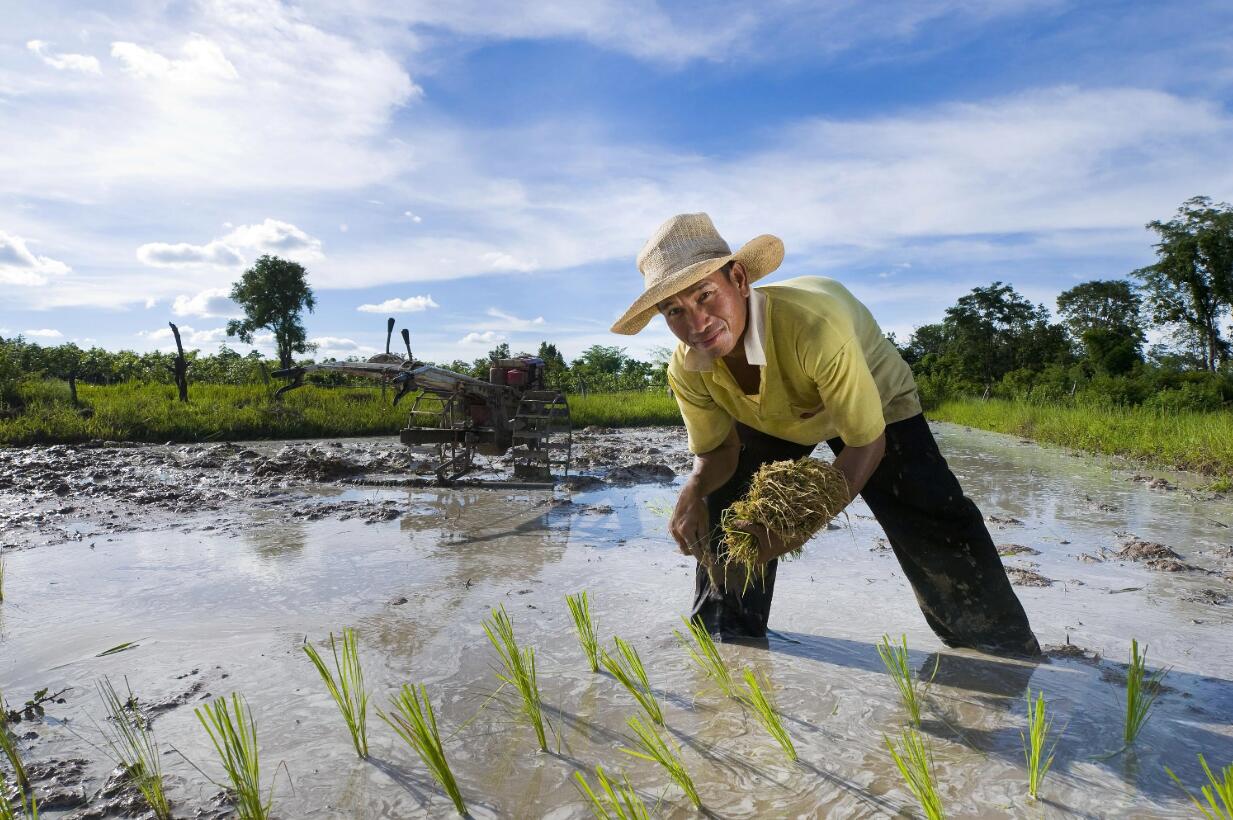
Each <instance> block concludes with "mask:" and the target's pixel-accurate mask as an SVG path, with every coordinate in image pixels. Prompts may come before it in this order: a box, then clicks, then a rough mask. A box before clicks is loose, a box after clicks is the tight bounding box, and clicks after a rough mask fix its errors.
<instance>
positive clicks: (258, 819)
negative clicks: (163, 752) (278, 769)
mask: <svg viewBox="0 0 1233 820" xmlns="http://www.w3.org/2000/svg"><path fill="white" fill-rule="evenodd" d="M193 713H194V714H196V715H197V720H199V721H200V722H201V725H202V726H203V727H205V730H206V733H207V734H208V735H209V736H210V742H211V743H213V744H214V750H215V751H216V752H218V758H219V761H220V762H221V763H222V765H223V771H224V772H225V773H226V775H227V780H228V781H229V782H230V788H231V792H232V794H233V795H234V799H235V809H236V814H237V815H238V816H239V818H240V820H265V818H267V817H269V816H270V806H271V805H272V804H273V802H274V787H273V785H271V786H270V791H269V793H268V794H267V795H266V798H265V799H264V800H262V797H261V764H260V760H259V758H258V754H257V726H256V724H255V723H253V713H252V710H251V709H249V708H248V703H247V702H245V700H244V699H243V698H242V697H241V696H240V693H239V692H233V693H232V694H231V703H230V705H228V703H227V698H225V697H222V698H218V699H217V700H215V701H214V702H213V703H207V704H206V705H205V706H199V707H197V708H196V709H194V710H193Z"/></svg>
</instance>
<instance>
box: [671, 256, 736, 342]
mask: <svg viewBox="0 0 1233 820" xmlns="http://www.w3.org/2000/svg"><path fill="white" fill-rule="evenodd" d="M730 277H731V278H729V274H725V273H724V272H723V270H717V271H715V272H714V273H712V274H711V275H710V276H708V277H706V278H705V279H703V280H702V281H700V282H698V283H697V284H695V285H693V286H692V287H690V288H687V289H685V290H683V291H681V292H680V293H678V294H676V295H674V296H672V297H670V298H668V299H665V300H663V301H662V302H660V303H659V304H658V305H656V307H658V308H659V312H660V313H661V314H663V317H664V319H665V320H667V322H668V329H669V330H671V331H672V335H674V336H676V337H677V338H678V339H680V340H681V341H682V342H684V343H685V344H687V345H689V346H690V347H695V348H698V349H699V350H701V351H703V352H704V353H706V354H707V355H708V356H713V357H718V356H727V355H728V354H729V353H731V352H732V351H733V350H735V349H736V346H737V344H738V343H739V342H740V341H741V334H742V333H744V332H745V318H746V313H747V312H748V310H749V306H748V303H747V302H746V299H747V298H748V296H749V284H748V281H747V277H746V273H745V268H744V266H742V265H741V263H740V262H734V263H733V265H732V271H731V274H730Z"/></svg>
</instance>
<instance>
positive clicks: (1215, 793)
mask: <svg viewBox="0 0 1233 820" xmlns="http://www.w3.org/2000/svg"><path fill="white" fill-rule="evenodd" d="M1199 765H1200V766H1202V767H1203V773H1204V774H1205V775H1207V785H1206V786H1203V787H1202V789H1201V790H1200V791H1201V792H1202V794H1203V799H1204V800H1206V801H1207V805H1206V806H1205V805H1203V804H1202V803H1200V802H1199V799H1198V798H1197V797H1195V796H1194V795H1193V794H1191V793H1190V789H1188V788H1186V784H1185V783H1183V782H1182V781H1181V778H1179V777H1178V776H1177V775H1175V774H1174V773H1173V770H1172V769H1170V768H1169V767H1168V766H1165V771H1166V772H1168V773H1169V777H1171V778H1173V782H1174V783H1176V784H1177V785H1179V786H1181V787H1182V791H1184V792H1186V796H1187V797H1189V798H1190V802H1191V803H1194V807H1195V808H1196V809H1198V810H1199V814H1201V815H1203V817H1205V818H1207V820H1233V763H1230V764H1229V765H1228V766H1225V767H1224V768H1223V769H1221V770H1220V777H1217V776H1216V775H1214V774H1212V770H1211V768H1210V767H1209V766H1208V765H1207V761H1206V760H1204V759H1203V755H1199ZM1217 801H1219V802H1217Z"/></svg>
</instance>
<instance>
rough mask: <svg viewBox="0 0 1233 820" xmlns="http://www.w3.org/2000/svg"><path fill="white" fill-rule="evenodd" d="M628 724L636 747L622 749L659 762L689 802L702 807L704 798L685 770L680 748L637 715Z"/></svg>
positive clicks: (644, 758)
mask: <svg viewBox="0 0 1233 820" xmlns="http://www.w3.org/2000/svg"><path fill="white" fill-rule="evenodd" d="M626 725H628V726H629V729H630V731H631V732H633V733H634V745H635V747H636V748H633V749H630V748H626V747H622V748H621V751H622V752H624V753H625V754H627V755H632V756H634V757H638V758H642V759H643V760H649V761H651V762H652V763H658V764H659V765H660V767H661V768H663V770H664V771H665V772H667V773H668V776H669V777H670V778H672V780H673V782H674V783H676V784H677V785H678V786H680V787H681V790H682V791H684V792H685V796H686V797H688V798H689V802H691V803H693V804H694V806H695V807H696V808H701V806H702V799H701V798H700V797H698V790H697V788H695V787H694V781H693V778H692V777H690V776H689V772H688V771H686V770H685V762H684V761H683V760H681V753H680V750H679V749H675V748H673V747H672V746H670V745H669V744H668V741H667V740H665V739H664V737H663V736H662V735H660V733H659V732H658V731H657V730H656V729H655V725H654V724H651V723H643V722H642V719H641V718H639V717H638V716H637V715H634V716H633V717H631V718H630V719H629V720H628V721H627V724H626Z"/></svg>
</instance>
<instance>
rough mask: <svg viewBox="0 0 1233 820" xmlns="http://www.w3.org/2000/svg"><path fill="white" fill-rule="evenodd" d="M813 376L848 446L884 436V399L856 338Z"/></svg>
mask: <svg viewBox="0 0 1233 820" xmlns="http://www.w3.org/2000/svg"><path fill="white" fill-rule="evenodd" d="M813 373H814V381H815V382H816V384H817V385H818V395H819V397H820V398H821V399H822V403H823V405H824V406H825V407H826V410H827V412H828V413H829V414H830V417H831V420H832V422H833V424H834V425H835V429H836V431H837V432H838V433H839V437H840V438H841V439H843V443H844V444H846V445H848V446H849V447H863V446H865V445H866V444H870V443H872V442H873V441H874V440H875V439H877V437H878V436H880V435H882V431H883V430H885V429H886V420H885V418H883V416H882V397H881V394H880V393H879V392H878V385H877V383H876V382H875V381H874V380H873V373H871V372H870V370H869V365H868V364H867V363H866V362H865V353H864V351H863V350H861V346H860V341H859V340H858V339H857V338H856V337H855V336H851V337H849V338H848V340H847V341H846V342H844V343H843V345H841V346H840V347H839V350H838V351H837V352H836V353H835V354H834V355H833V356H831V357H830V359H829V360H828V361H825V362H819V363H818V364H817V366H816V369H814V370H813Z"/></svg>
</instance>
